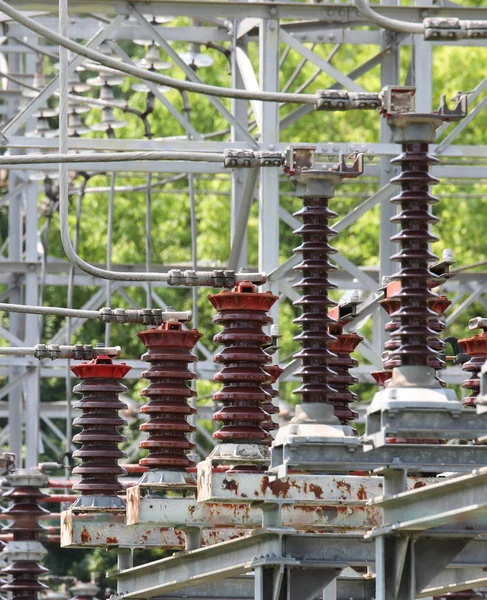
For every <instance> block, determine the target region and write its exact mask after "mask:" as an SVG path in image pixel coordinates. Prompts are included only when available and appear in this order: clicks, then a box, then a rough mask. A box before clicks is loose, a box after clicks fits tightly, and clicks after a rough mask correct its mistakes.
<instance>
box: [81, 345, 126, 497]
mask: <svg viewBox="0 0 487 600" xmlns="http://www.w3.org/2000/svg"><path fill="white" fill-rule="evenodd" d="M71 371H72V372H73V373H74V374H75V375H76V377H78V378H79V379H81V383H79V384H78V385H76V386H75V388H74V391H75V392H76V393H77V394H82V397H81V399H80V400H79V401H78V402H76V404H75V405H74V408H75V409H79V410H81V412H82V415H81V417H78V418H76V419H75V420H74V421H73V425H75V426H77V427H81V432H80V433H78V434H76V435H75V436H74V437H73V442H75V443H77V444H81V448H79V450H76V451H75V452H74V453H73V457H74V458H79V459H81V465H80V466H79V467H76V468H75V469H74V470H73V473H74V474H77V475H80V476H81V481H80V482H79V483H75V484H74V485H73V490H76V491H79V492H81V496H82V498H81V499H80V500H79V501H77V502H76V503H75V504H74V505H73V508H75V507H79V508H81V507H83V508H90V507H91V508H93V509H96V508H99V507H102V506H103V507H110V506H111V507H113V508H116V507H117V506H118V505H121V506H123V503H121V501H119V500H118V498H117V494H119V493H120V492H122V491H123V489H124V486H123V485H122V484H121V483H120V482H119V481H118V477H120V476H121V475H125V474H126V471H125V469H124V468H123V467H121V466H120V465H119V464H118V461H119V459H121V458H124V457H125V456H126V454H125V452H123V451H122V450H121V449H120V448H119V444H121V443H122V442H124V441H125V439H126V438H125V436H124V435H122V434H121V433H120V431H119V429H120V427H123V426H124V425H126V424H127V422H126V421H125V420H124V419H122V418H121V417H120V416H119V411H121V410H124V409H126V408H127V405H126V404H125V403H124V402H122V401H121V400H120V398H119V394H121V393H123V392H126V391H127V388H126V387H125V386H124V385H123V384H122V383H121V379H122V378H123V377H125V375H126V374H127V373H128V372H129V371H130V367H128V366H127V365H126V364H125V363H119V364H114V363H113V362H112V360H111V359H110V358H109V357H108V356H98V357H97V358H95V359H93V360H92V361H91V362H90V363H83V364H81V365H75V366H73V367H71ZM87 497H89V498H91V499H94V498H98V499H99V501H96V500H93V501H92V502H91V503H90V500H88V498H87ZM108 499H111V500H108Z"/></svg>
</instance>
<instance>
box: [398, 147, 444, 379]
mask: <svg viewBox="0 0 487 600" xmlns="http://www.w3.org/2000/svg"><path fill="white" fill-rule="evenodd" d="M437 162H438V160H437V159H436V158H434V157H433V156H430V155H429V154H428V144H427V143H423V142H408V143H404V144H402V154H400V155H399V156H398V157H397V158H395V159H393V160H392V163H399V164H400V165H401V169H402V171H401V173H400V174H399V175H398V177H395V178H394V179H392V182H393V183H397V184H399V185H400V186H401V193H400V194H399V195H398V196H395V197H394V198H392V202H393V203H395V204H399V205H400V208H401V210H400V212H399V214H398V215H397V216H395V217H392V219H391V221H392V222H395V223H398V224H399V226H400V227H401V230H400V232H399V233H398V234H397V235H395V236H393V237H392V238H391V240H393V241H395V242H397V243H399V244H400V246H401V250H400V251H399V252H398V253H397V254H395V255H393V256H392V257H391V259H392V260H395V261H398V262H399V263H400V270H399V271H398V272H397V273H396V274H395V275H393V279H395V280H396V281H399V282H400V286H401V289H400V290H399V291H398V292H397V293H396V294H395V295H394V296H393V299H394V300H398V301H399V302H400V307H399V308H398V310H396V311H394V312H393V313H392V315H391V316H392V317H393V320H394V322H395V323H397V325H398V327H397V329H395V330H394V331H392V341H393V342H397V343H398V345H396V344H394V346H395V347H394V348H392V349H391V359H392V361H393V363H394V366H403V367H406V366H424V367H428V366H430V367H433V368H436V369H437V368H439V366H438V365H439V364H440V363H441V362H442V361H441V360H440V359H439V357H438V350H439V349H440V348H443V347H444V345H443V342H441V341H440V340H439V338H438V336H437V332H436V331H434V330H433V329H432V328H431V326H430V322H431V320H433V322H434V320H435V319H436V315H435V312H434V311H433V309H432V308H431V304H432V302H433V301H434V299H435V298H437V296H436V294H434V292H432V291H431V290H430V289H429V287H428V282H429V281H430V280H431V279H434V278H435V275H434V273H432V272H431V271H430V268H429V264H430V263H431V262H432V261H433V260H434V259H435V258H436V256H435V255H434V254H432V253H431V252H430V250H429V244H430V243H431V242H434V241H436V240H437V238H436V237H435V236H433V235H432V234H431V233H430V232H429V225H430V224H431V223H435V222H436V221H438V219H437V217H435V216H433V215H432V214H431V212H430V210H429V205H431V204H434V203H436V202H437V199H436V198H435V197H434V196H432V195H431V194H430V193H429V186H430V185H433V184H435V183H438V180H437V179H436V178H435V177H433V176H432V175H430V173H429V172H428V168H429V165H431V164H435V163H437ZM397 363H399V364H397Z"/></svg>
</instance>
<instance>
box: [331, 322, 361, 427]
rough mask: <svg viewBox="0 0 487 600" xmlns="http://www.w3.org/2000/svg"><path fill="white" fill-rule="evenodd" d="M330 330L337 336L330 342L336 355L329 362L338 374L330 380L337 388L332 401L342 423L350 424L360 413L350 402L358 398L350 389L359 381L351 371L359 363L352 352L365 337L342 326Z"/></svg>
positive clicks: (336, 414)
mask: <svg viewBox="0 0 487 600" xmlns="http://www.w3.org/2000/svg"><path fill="white" fill-rule="evenodd" d="M330 332H331V333H332V334H333V335H334V336H335V337H336V340H335V341H333V342H330V343H329V344H328V348H329V349H330V350H331V351H332V352H333V353H334V354H335V355H336V358H333V359H332V360H331V361H330V363H329V364H330V366H331V367H332V368H333V370H334V371H335V372H336V376H335V377H333V379H331V380H330V383H331V385H332V386H333V387H334V388H335V390H336V393H335V394H334V395H333V396H331V397H330V402H331V403H332V404H333V410H334V412H335V416H336V417H337V418H338V420H339V421H340V423H341V424H342V425H348V424H349V422H350V421H354V420H355V419H356V418H357V417H358V413H356V412H355V411H354V410H352V409H351V408H350V404H351V403H352V402H355V401H356V400H357V399H358V396H357V394H355V393H354V392H352V391H351V390H350V386H352V385H355V384H356V383H358V379H357V378H356V377H354V376H353V375H352V374H351V373H350V369H353V368H355V367H356V366H357V365H358V361H357V360H355V358H353V357H352V353H353V352H354V350H355V348H356V347H357V346H358V345H359V344H360V342H361V341H362V340H363V339H364V338H363V337H361V336H360V335H358V334H356V333H343V327H341V326H337V327H330Z"/></svg>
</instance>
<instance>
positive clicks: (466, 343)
mask: <svg viewBox="0 0 487 600" xmlns="http://www.w3.org/2000/svg"><path fill="white" fill-rule="evenodd" d="M482 329H483V332H482V333H481V334H479V335H474V336H473V337H471V338H464V339H463V340H458V343H459V344H460V346H461V347H462V349H463V350H464V351H465V353H466V354H468V355H469V356H470V360H469V361H468V362H466V363H463V365H462V370H463V371H466V372H467V373H469V376H468V378H467V379H465V381H463V382H462V388H464V389H467V390H470V394H469V395H468V396H466V397H465V398H464V399H463V403H464V404H465V406H476V405H477V396H478V395H479V393H480V369H481V368H482V365H484V364H485V361H486V360H487V327H482Z"/></svg>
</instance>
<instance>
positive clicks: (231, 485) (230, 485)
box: [222, 479, 238, 495]
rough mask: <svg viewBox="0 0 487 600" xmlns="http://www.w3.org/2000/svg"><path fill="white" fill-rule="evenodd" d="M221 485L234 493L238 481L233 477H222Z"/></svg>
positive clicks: (236, 491) (236, 490)
mask: <svg viewBox="0 0 487 600" xmlns="http://www.w3.org/2000/svg"><path fill="white" fill-rule="evenodd" d="M222 486H223V489H224V490H229V491H230V492H235V495H237V494H238V481H235V479H224V480H223V481H222Z"/></svg>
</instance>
